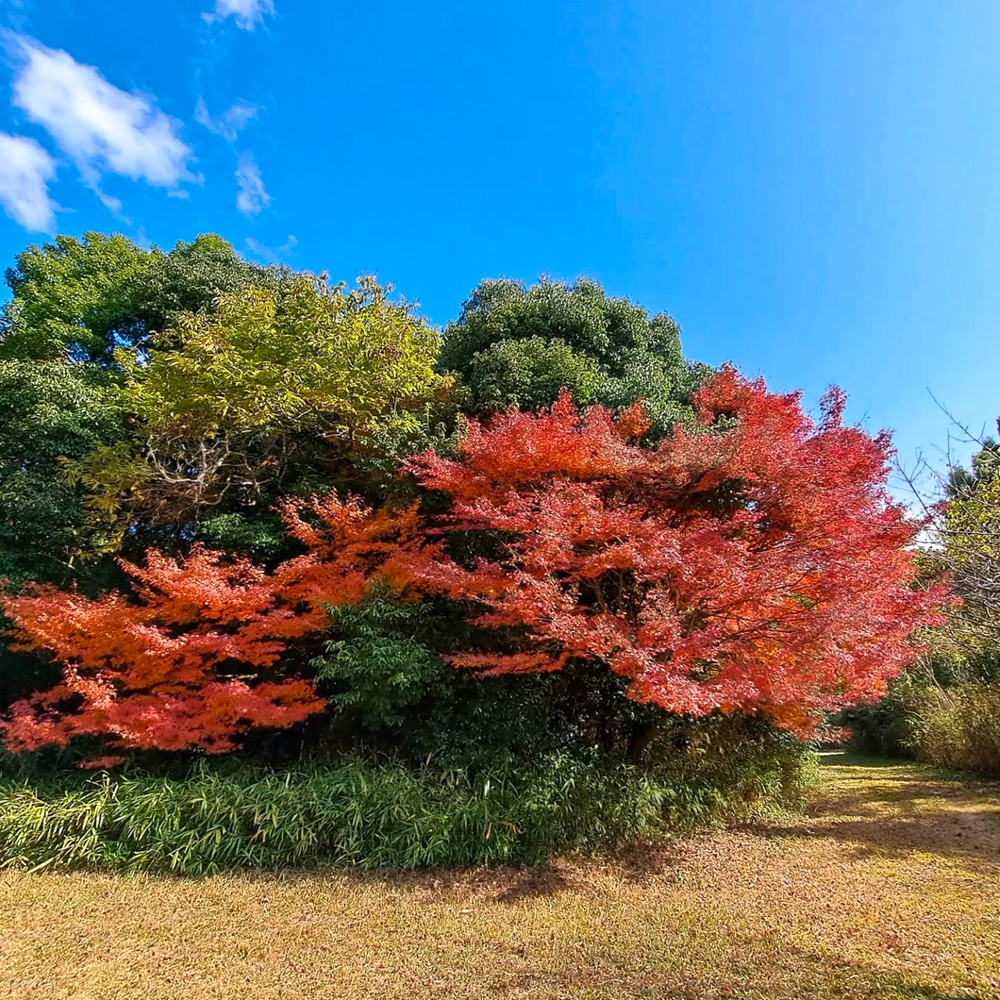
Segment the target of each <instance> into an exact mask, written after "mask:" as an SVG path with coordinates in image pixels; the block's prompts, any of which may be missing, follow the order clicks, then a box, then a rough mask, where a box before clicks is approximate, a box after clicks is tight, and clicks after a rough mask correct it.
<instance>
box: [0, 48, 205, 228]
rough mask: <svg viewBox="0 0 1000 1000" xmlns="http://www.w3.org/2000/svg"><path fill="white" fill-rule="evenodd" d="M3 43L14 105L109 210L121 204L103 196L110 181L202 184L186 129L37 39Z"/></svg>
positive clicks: (138, 96) (173, 185)
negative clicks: (116, 177)
mask: <svg viewBox="0 0 1000 1000" xmlns="http://www.w3.org/2000/svg"><path fill="white" fill-rule="evenodd" d="M4 38H5V41H6V43H7V50H8V52H9V53H10V55H11V57H12V59H13V61H14V63H15V67H16V71H15V77H14V86H13V103H14V105H15V106H16V107H18V108H20V109H21V110H22V111H23V112H24V113H25V115H26V116H27V117H28V118H29V119H30V120H31V121H33V122H35V123H36V124H38V125H41V126H42V127H43V128H44V129H46V130H47V131H48V133H49V134H50V135H51V136H52V138H53V140H55V142H56V144H57V145H58V146H59V148H60V149H61V150H62V151H63V152H64V153H65V154H66V155H67V156H68V157H69V158H70V159H71V160H72V161H73V162H74V163H75V164H76V166H77V168H78V169H79V171H80V174H81V175H82V177H83V179H84V181H85V182H86V183H87V184H88V185H89V186H90V187H92V188H93V189H94V190H95V191H96V192H97V193H98V194H99V195H101V197H102V199H103V200H104V202H105V204H107V205H108V206H109V207H110V208H112V209H113V210H116V209H117V208H120V203H118V201H117V199H114V198H110V197H108V196H106V195H103V194H102V193H101V191H100V188H99V183H100V179H101V177H102V175H103V174H105V173H114V174H120V175H122V176H124V177H130V178H131V179H132V180H143V181H146V182H147V183H148V184H152V185H154V186H156V187H163V188H167V189H169V190H171V191H175V192H176V191H177V189H178V185H180V184H182V183H183V182H185V181H195V182H198V181H200V180H201V178H200V177H198V176H196V175H194V174H192V173H191V171H190V169H189V168H188V164H189V163H190V161H191V157H192V152H191V148H190V147H189V146H188V145H187V144H186V143H184V142H183V140H182V139H181V138H180V134H179V133H180V127H181V123H180V122H179V121H177V119H175V118H171V117H170V116H169V115H166V114H164V113H163V112H162V111H161V110H160V109H159V108H158V107H157V106H156V104H155V102H154V101H153V100H152V99H151V98H150V97H147V96H145V95H143V94H139V93H129V92H127V91H124V90H120V89H119V88H118V87H116V86H114V85H113V84H111V83H109V82H108V81H107V80H106V79H105V78H104V77H103V76H102V75H101V74H100V72H98V70H96V69H95V68H94V67H93V66H85V65H83V64H82V63H78V62H77V61H76V60H75V59H74V58H73V57H72V56H71V55H69V54H68V53H67V52H62V51H58V50H55V49H49V48H46V47H45V46H44V45H42V44H40V43H39V42H37V41H35V40H34V39H33V38H28V37H27V36H25V35H17V34H14V33H12V32H7V33H6V34H5V36H4Z"/></svg>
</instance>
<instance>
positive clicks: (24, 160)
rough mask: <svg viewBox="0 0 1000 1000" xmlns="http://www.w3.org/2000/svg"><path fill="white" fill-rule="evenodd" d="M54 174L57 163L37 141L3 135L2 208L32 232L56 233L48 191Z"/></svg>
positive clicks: (0, 156)
mask: <svg viewBox="0 0 1000 1000" xmlns="http://www.w3.org/2000/svg"><path fill="white" fill-rule="evenodd" d="M55 174H56V165H55V161H54V160H53V159H52V157H51V156H49V154H48V153H47V152H46V151H45V150H44V149H43V148H42V147H41V146H39V145H38V143H37V142H35V140H34V139H29V138H28V137H27V136H23V135H9V134H8V133H6V132H0V205H3V210H4V211H5V212H6V213H7V214H8V215H9V216H10V217H11V218H12V219H13V220H14V221H15V222H17V223H19V224H20V225H22V226H24V228H25V229H28V230H30V231H31V232H35V233H51V232H54V231H55V228H56V207H57V206H56V203H55V202H54V201H53V200H52V199H51V198H50V197H49V187H48V182H49V181H50V180H52V178H53V177H55Z"/></svg>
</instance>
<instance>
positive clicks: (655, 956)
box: [0, 754, 1000, 1000]
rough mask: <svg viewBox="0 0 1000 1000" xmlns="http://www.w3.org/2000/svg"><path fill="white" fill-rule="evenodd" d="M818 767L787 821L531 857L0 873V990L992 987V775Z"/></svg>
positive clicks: (836, 763) (90, 994)
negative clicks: (201, 874)
mask: <svg viewBox="0 0 1000 1000" xmlns="http://www.w3.org/2000/svg"><path fill="white" fill-rule="evenodd" d="M822 774H823V783H822V787H821V788H820V789H819V790H818V791H817V792H816V794H815V796H814V802H813V805H812V807H811V808H810V810H809V813H808V814H807V815H806V816H805V817H795V818H792V819H789V820H787V821H784V822H776V823H769V824H767V825H761V826H755V827H750V828H744V829H738V830H732V831H728V832H726V833H719V834H706V835H704V836H700V837H695V838H693V839H689V840H685V841H682V842H678V843H672V844H669V845H666V846H664V845H657V846H653V847H650V848H648V849H646V850H643V851H638V850H633V851H630V852H626V853H622V854H619V855H616V856H614V857H613V858H604V859H601V860H583V861H581V860H575V859H571V860H563V861H559V862H556V863H553V864H552V865H549V866H547V867H545V868H543V869H535V870H531V871H522V872H511V871H477V872H462V873H443V872H432V873H422V874H418V875H388V876H387V875H384V874H372V875H364V876H358V875H352V874H343V873H321V874H303V873H289V874H284V875H277V876H264V875H257V876H246V875H242V876H229V877H216V878H205V879H178V878H161V877H148V876H115V875H104V874H95V873H91V872H71V873H63V874H60V873H52V872H40V873H36V874H26V873H18V872H6V873H0V914H2V917H0V919H2V921H3V923H2V926H0V996H2V997H4V998H7V997H10V998H16V1000H138V998H155V1000H207V998H210V997H211V998H218V1000H251V998H252V1000H360V998H377V1000H396V998H405V1000H426V998H430V997H435V998H449V1000H450V998H456V1000H464V998H468V1000H478V998H486V997H493V998H526V1000H527V998H534V1000H541V998H545V1000H556V998H591V1000H626V998H628V1000H638V998H650V1000H651V998H659V1000H688V998H690V1000H708V998H712V1000H717V998H722V997H733V998H740V1000H772V998H774V1000H778V998H781V1000H785V998H787V1000H832V998H841V1000H856V998H857V1000H861V998H864V1000H957V998H960V997H963V998H965V997H975V998H988V997H1000V786H997V785H995V784H985V783H978V784H976V783H968V782H959V781H955V780H953V779H951V778H949V777H948V776H945V775H942V774H940V773H939V772H934V771H932V770H928V769H925V768H922V767H920V766H918V765H913V764H895V763H893V764H886V763H883V762H876V761H869V760H861V759H858V758H848V757H843V756H842V755H837V754H828V755H825V761H824V766H823V769H822Z"/></svg>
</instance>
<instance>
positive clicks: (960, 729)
mask: <svg viewBox="0 0 1000 1000" xmlns="http://www.w3.org/2000/svg"><path fill="white" fill-rule="evenodd" d="M911 730H912V734H911V737H910V742H911V745H912V747H913V748H914V750H915V751H916V755H917V757H918V759H920V760H925V761H928V762H929V763H931V764H936V765H938V766H939V767H949V768H955V769H956V770H962V771H978V772H981V773H983V774H990V775H1000V685H997V684H977V683H967V684H959V685H958V686H956V687H953V688H949V689H947V690H944V689H941V688H937V689H932V690H928V691H927V692H926V694H925V695H924V697H923V698H922V699H921V700H920V702H919V703H918V704H917V705H916V706H915V708H914V711H913V715H912V721H911Z"/></svg>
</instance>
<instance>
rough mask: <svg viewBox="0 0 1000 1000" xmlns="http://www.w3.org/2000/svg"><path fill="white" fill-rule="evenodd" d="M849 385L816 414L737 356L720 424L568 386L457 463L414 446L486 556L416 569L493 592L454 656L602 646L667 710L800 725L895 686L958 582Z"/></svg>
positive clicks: (433, 579)
mask: <svg viewBox="0 0 1000 1000" xmlns="http://www.w3.org/2000/svg"><path fill="white" fill-rule="evenodd" d="M843 403H844V399H843V396H842V395H841V394H839V393H838V392H836V391H832V392H831V393H830V394H829V395H828V396H827V397H826V399H825V401H824V409H823V417H822V420H821V422H820V423H819V424H818V425H814V424H813V423H812V422H811V420H810V419H809V417H808V416H807V415H806V414H805V413H804V412H803V411H802V409H801V406H800V402H799V397H798V396H797V395H785V396H782V395H776V394H773V393H770V392H768V391H767V389H766V387H765V386H764V384H763V383H762V382H749V381H746V380H745V379H743V378H742V377H740V376H739V375H738V374H737V373H736V372H735V371H733V370H732V369H724V370H722V371H721V372H720V373H719V374H717V375H716V376H714V377H713V378H711V379H710V380H709V381H708V382H707V383H706V384H705V385H704V386H703V387H702V388H701V389H700V390H699V391H698V392H697V393H696V394H695V396H694V407H695V413H696V416H697V420H698V424H699V425H700V426H699V427H698V428H696V429H694V430H691V431H687V430H684V429H682V428H675V429H674V431H673V432H672V434H671V435H670V436H668V437H666V438H664V439H663V440H662V441H661V443H660V444H659V446H658V447H657V448H655V449H650V448H646V447H641V446H640V445H639V440H640V438H641V437H642V435H643V434H644V433H645V431H646V429H647V426H648V425H647V420H646V417H645V415H644V413H643V411H642V408H641V407H639V406H633V407H632V408H631V409H629V410H627V411H625V412H624V413H622V414H621V415H619V416H618V417H614V416H613V415H612V414H611V413H610V412H609V411H608V410H606V409H604V408H603V407H594V408H591V409H590V410H587V411H583V412H581V411H580V410H578V409H577V408H576V407H575V406H574V404H573V403H572V401H571V400H570V398H569V396H568V394H564V395H563V396H561V397H560V399H559V400H558V401H557V402H556V404H555V405H554V406H553V407H552V408H551V409H550V410H547V411H544V412H542V413H539V414H526V413H521V412H517V411H510V412H507V413H504V414H503V415H501V416H498V417H496V418H495V419H494V420H493V421H492V422H490V423H487V424H482V423H475V424H473V426H472V427H471V428H470V430H469V433H468V435H467V436H466V437H465V438H464V440H463V441H462V444H461V449H460V454H459V456H458V457H457V458H455V459H448V458H442V457H441V456H439V455H436V454H434V453H432V452H428V453H426V454H424V455H422V456H420V457H418V458H415V459H412V460H411V461H410V463H409V468H410V469H411V471H412V472H413V473H414V474H415V475H416V476H417V477H418V478H419V479H420V481H421V482H422V483H423V485H424V486H425V487H428V488H430V489H433V490H438V491H441V492H442V493H443V494H445V495H446V496H447V497H448V498H449V499H450V501H451V511H450V513H449V514H448V515H447V516H446V517H444V518H443V519H442V521H441V525H440V530H441V531H443V532H445V533H446V536H447V537H449V538H451V539H452V542H451V544H452V551H453V552H455V553H460V552H462V551H466V552H468V553H470V555H469V556H467V557H466V558H461V557H458V558H453V559H450V560H429V561H427V562H426V563H425V564H424V566H423V567H422V568H420V569H419V570H417V572H418V574H419V575H420V577H421V579H422V581H423V584H424V586H426V587H428V588H431V589H435V588H436V589H437V590H438V591H440V592H442V593H444V594H446V595H447V596H448V597H450V598H452V599H455V600H460V601H473V602H475V603H476V604H477V605H478V607H479V613H478V614H477V615H476V616H475V617H474V620H473V624H475V625H477V626H479V627H480V628H481V629H482V630H483V632H484V635H483V640H482V642H481V643H480V644H478V645H476V646H474V647H473V648H469V649H466V650H461V651H458V652H456V654H455V655H454V657H453V659H454V662H455V663H456V664H458V665H460V666H464V667H468V668H471V669H474V670H478V671H481V672H485V673H524V672H527V673H536V672H547V671H559V670H562V669H564V668H566V667H568V666H572V665H573V664H577V663H581V662H582V663H586V662H589V663H596V664H601V665H604V666H605V667H606V668H607V669H609V670H610V671H611V672H613V673H614V674H616V675H618V676H620V677H621V678H624V679H625V681H626V682H627V693H628V695H629V697H630V698H632V699H634V700H636V701H638V702H642V703H652V704H655V705H659V706H660V707H661V708H663V709H666V710H667V711H668V712H674V713H686V714H690V715H695V716H697V715H703V714H705V713H709V712H713V711H723V712H728V711H732V710H735V709H741V710H744V711H749V712H754V713H760V714H763V715H765V716H768V717H770V718H771V719H772V720H774V721H775V722H777V723H778V724H779V725H783V726H788V727H791V728H796V729H804V728H808V726H809V725H810V721H811V720H814V719H815V718H816V717H817V712H819V710H824V709H830V708H835V707H837V706H840V705H846V704H850V703H852V702H857V701H861V700H866V699H871V698H874V697H876V696H877V695H879V694H880V693H881V692H882V691H883V689H884V686H885V684H886V682H887V681H888V679H889V678H891V677H892V676H893V675H894V674H896V673H897V672H898V671H899V670H900V669H901V668H902V667H903V666H904V665H905V664H906V663H907V662H908V661H909V660H911V659H912V658H913V657H914V656H915V655H916V651H915V646H914V645H912V644H911V641H910V635H911V633H912V632H913V630H914V629H915V628H916V627H917V626H919V625H921V624H924V623H927V622H930V621H935V620H937V618H936V612H935V609H936V608H938V607H940V605H941V604H942V601H943V599H944V595H943V592H942V591H941V590H940V589H938V588H932V589H930V590H921V589H918V588H914V587H913V586H912V584H913V582H914V577H915V570H914V566H913V561H912V555H911V553H910V552H909V551H908V546H910V545H911V544H912V542H913V541H914V539H915V536H916V533H917V531H918V529H919V526H918V525H916V524H914V523H913V522H911V521H909V520H908V519H907V517H906V515H905V511H904V510H903V508H902V507H900V506H899V505H898V504H896V503H894V502H893V501H892V499H891V497H890V495H889V494H888V492H887V489H886V478H887V470H888V459H889V457H890V454H891V447H890V442H889V439H888V437H887V436H885V435H880V436H879V437H877V438H872V437H870V436H868V435H867V434H866V433H864V432H863V431H862V430H861V429H860V428H857V427H845V426H843V425H842V424H841V420H840V417H841V412H842V408H843ZM470 538H471V539H473V542H471V543H470ZM477 538H478V539H479V541H478V542H475V541H474V540H475V539H477ZM456 545H458V548H457V549H456V548H455V547H454V546H456Z"/></svg>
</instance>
